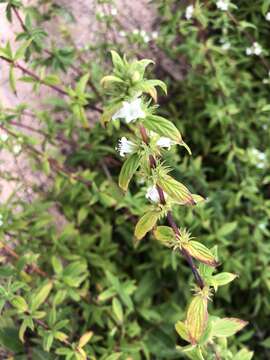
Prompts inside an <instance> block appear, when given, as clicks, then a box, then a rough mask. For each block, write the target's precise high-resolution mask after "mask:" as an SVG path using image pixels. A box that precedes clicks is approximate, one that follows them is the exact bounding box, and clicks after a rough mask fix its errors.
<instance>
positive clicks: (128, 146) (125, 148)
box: [117, 136, 136, 157]
mask: <svg viewBox="0 0 270 360" xmlns="http://www.w3.org/2000/svg"><path fill="white" fill-rule="evenodd" d="M135 149H136V145H135V144H134V143H133V142H132V141H130V140H128V139H127V138H126V137H124V136H123V137H122V138H121V139H120V140H119V142H118V146H117V150H118V151H119V153H120V156H122V157H124V156H125V155H126V154H131V153H132V152H133V151H134V150H135Z"/></svg>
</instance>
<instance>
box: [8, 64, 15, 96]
mask: <svg viewBox="0 0 270 360" xmlns="http://www.w3.org/2000/svg"><path fill="white" fill-rule="evenodd" d="M9 86H10V88H11V90H12V91H13V92H14V93H15V94H16V80H15V75H14V66H10V68H9Z"/></svg>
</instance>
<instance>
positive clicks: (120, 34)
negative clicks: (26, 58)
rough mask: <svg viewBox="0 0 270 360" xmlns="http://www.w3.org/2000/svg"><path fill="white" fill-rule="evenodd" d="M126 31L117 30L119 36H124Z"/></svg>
mask: <svg viewBox="0 0 270 360" xmlns="http://www.w3.org/2000/svg"><path fill="white" fill-rule="evenodd" d="M126 35H127V34H126V32H125V31H124V30H121V31H119V36H121V37H126Z"/></svg>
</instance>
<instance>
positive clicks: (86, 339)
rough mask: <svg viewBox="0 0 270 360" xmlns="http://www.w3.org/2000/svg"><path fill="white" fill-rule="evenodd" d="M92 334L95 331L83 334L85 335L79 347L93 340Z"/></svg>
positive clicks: (81, 338)
mask: <svg viewBox="0 0 270 360" xmlns="http://www.w3.org/2000/svg"><path fill="white" fill-rule="evenodd" d="M92 336H93V331H88V332H86V333H85V334H83V335H82V336H81V337H80V340H79V345H78V347H79V348H82V347H84V346H85V345H86V344H87V343H88V342H89V341H90V340H91V338H92Z"/></svg>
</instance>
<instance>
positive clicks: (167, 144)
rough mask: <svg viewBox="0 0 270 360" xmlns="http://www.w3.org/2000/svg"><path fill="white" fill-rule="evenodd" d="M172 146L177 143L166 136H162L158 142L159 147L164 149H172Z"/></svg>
mask: <svg viewBox="0 0 270 360" xmlns="http://www.w3.org/2000/svg"><path fill="white" fill-rule="evenodd" d="M172 145H175V142H174V141H173V140H171V139H170V138H168V137H165V136H161V137H160V138H159V139H158V141H157V146H159V147H162V148H168V149H170V148H171V146H172Z"/></svg>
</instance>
